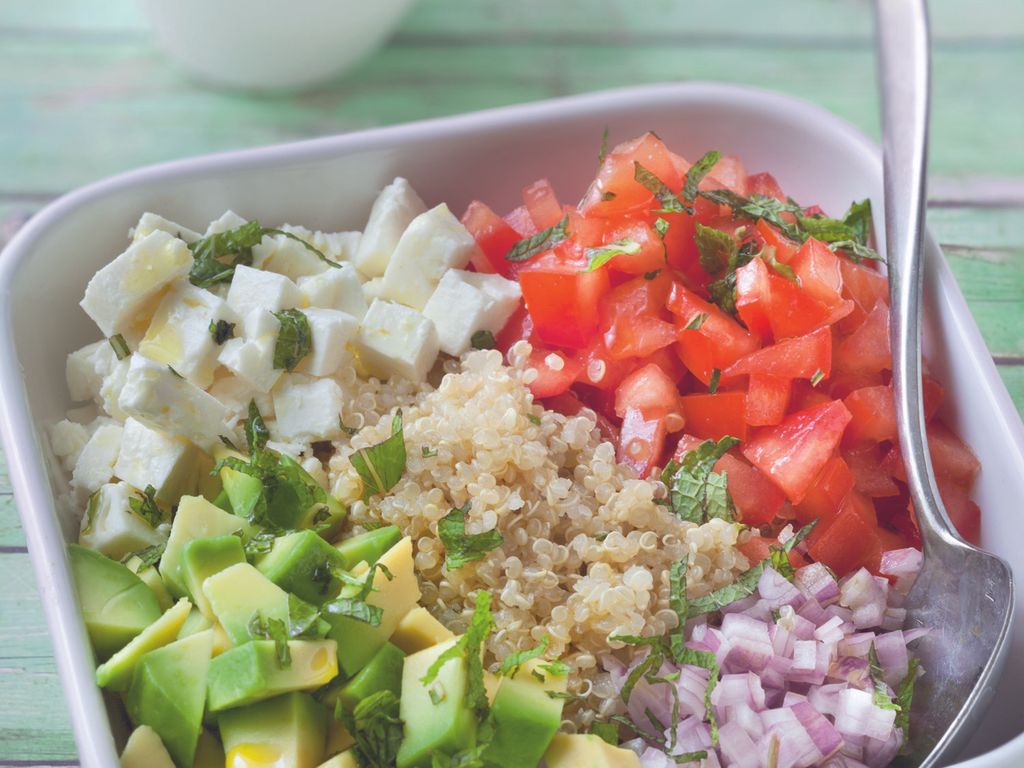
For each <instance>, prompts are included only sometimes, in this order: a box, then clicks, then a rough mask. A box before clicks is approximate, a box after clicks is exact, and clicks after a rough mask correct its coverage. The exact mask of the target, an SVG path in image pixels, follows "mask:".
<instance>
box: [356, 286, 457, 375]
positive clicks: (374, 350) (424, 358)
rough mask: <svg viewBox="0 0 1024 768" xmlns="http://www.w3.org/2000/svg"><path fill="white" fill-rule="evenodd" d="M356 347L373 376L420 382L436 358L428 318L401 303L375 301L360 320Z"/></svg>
mask: <svg viewBox="0 0 1024 768" xmlns="http://www.w3.org/2000/svg"><path fill="white" fill-rule="evenodd" d="M356 346H357V348H358V351H359V357H360V360H361V361H362V363H363V365H364V366H366V369H367V370H368V371H369V372H370V373H371V374H372V375H373V376H376V377H377V378H380V379H388V378H391V377H392V376H401V377H403V378H406V379H411V380H412V381H423V379H425V378H426V376H427V372H428V371H429V370H430V369H431V368H432V367H433V365H434V361H435V360H436V359H437V353H438V349H439V341H438V338H437V329H436V328H435V327H434V323H433V321H432V320H430V319H429V318H426V317H424V316H423V315H421V314H420V313H419V312H417V311H416V310H414V309H409V307H405V306H402V305H401V304H394V303H392V302H389V301H380V300H377V301H375V302H373V304H371V305H370V309H369V311H367V313H366V317H364V318H363V324H362V326H360V328H359V336H358V337H357V341H356Z"/></svg>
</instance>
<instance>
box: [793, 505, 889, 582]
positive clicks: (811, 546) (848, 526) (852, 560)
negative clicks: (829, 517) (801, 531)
mask: <svg viewBox="0 0 1024 768" xmlns="http://www.w3.org/2000/svg"><path fill="white" fill-rule="evenodd" d="M877 545H878V532H877V528H876V527H875V526H873V525H871V523H870V522H868V521H867V520H865V519H864V518H863V517H862V516H861V515H860V514H858V511H857V510H856V509H854V508H852V507H846V508H844V509H843V510H842V511H841V512H840V513H839V514H838V515H837V516H836V518H835V520H833V521H832V522H831V523H830V524H829V525H827V526H825V527H824V528H823V527H822V526H820V525H819V526H818V527H817V528H815V529H814V530H813V531H811V535H810V536H809V537H808V546H807V551H808V553H809V554H810V555H811V557H812V558H814V559H815V560H817V561H818V562H819V563H824V564H825V565H827V566H828V567H829V568H831V569H832V570H833V571H835V573H836V575H837V576H839V577H842V576H845V575H846V574H848V573H850V572H851V571H853V570H854V569H856V568H859V567H860V566H861V565H862V564H863V563H865V562H866V561H867V560H868V559H869V558H870V557H871V556H872V554H873V552H874V551H875V549H876V547H877Z"/></svg>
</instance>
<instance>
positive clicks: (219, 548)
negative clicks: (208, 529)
mask: <svg viewBox="0 0 1024 768" xmlns="http://www.w3.org/2000/svg"><path fill="white" fill-rule="evenodd" d="M244 562H245V551H244V550H243V549H242V540H241V539H240V538H238V537H237V536H234V535H231V534H228V535H227V536H213V537H210V538H207V539H193V540H192V541H190V542H188V543H187V544H186V545H185V546H184V548H183V549H182V552H181V566H180V567H179V573H180V574H181V576H182V577H183V578H182V581H183V583H184V586H185V588H186V589H187V590H188V593H189V595H191V596H192V599H193V600H194V601H195V604H196V607H197V608H198V609H199V610H200V611H202V613H203V615H204V616H206V618H208V619H212V618H213V612H212V611H211V610H210V601H209V600H207V599H206V595H205V594H204V593H203V582H204V581H206V579H207V578H208V577H210V576H213V574H215V573H220V572H221V571H223V570H224V569H225V568H228V567H230V566H232V565H236V564H238V563H244Z"/></svg>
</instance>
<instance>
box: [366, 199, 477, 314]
mask: <svg viewBox="0 0 1024 768" xmlns="http://www.w3.org/2000/svg"><path fill="white" fill-rule="evenodd" d="M478 251H479V248H478V247H477V244H476V240H474V239H473V236H472V235H471V234H469V231H468V230H467V229H466V228H465V227H464V226H462V223H461V222H460V221H459V220H458V219H457V218H455V216H454V215H453V214H452V212H451V211H450V210H448V206H447V205H445V204H444V203H442V204H441V205H439V206H437V207H435V208H431V209H430V210H429V211H427V212H426V213H421V214H420V215H419V216H417V217H416V218H415V219H413V220H412V222H411V223H410V224H409V226H408V227H407V228H406V230H405V232H404V233H403V234H402V238H401V239H400V240H399V241H398V245H397V246H395V252H394V253H393V254H391V260H390V261H388V267H387V270H386V271H385V272H384V282H383V284H382V285H381V297H382V298H385V299H391V300H393V301H397V302H399V303H401V304H405V305H406V306H409V307H412V308H413V309H418V310H422V309H423V307H424V306H425V305H426V303H427V300H428V299H430V295H431V294H432V293H433V292H434V289H435V288H436V287H437V284H438V283H439V282H440V281H441V278H442V277H443V276H444V273H445V272H447V271H448V270H449V269H452V268H454V269H462V268H463V267H465V266H466V265H467V264H469V260H470V259H471V258H472V257H473V256H474V255H475V254H476V253H477V252H478Z"/></svg>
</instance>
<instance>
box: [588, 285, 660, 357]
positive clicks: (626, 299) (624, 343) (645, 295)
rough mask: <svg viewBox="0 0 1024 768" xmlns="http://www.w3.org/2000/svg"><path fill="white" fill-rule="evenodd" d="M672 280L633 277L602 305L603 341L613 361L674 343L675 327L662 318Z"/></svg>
mask: <svg viewBox="0 0 1024 768" xmlns="http://www.w3.org/2000/svg"><path fill="white" fill-rule="evenodd" d="M670 286H671V279H670V278H669V277H668V276H667V275H665V276H661V275H659V276H658V277H656V278H655V279H653V280H647V279H645V278H643V277H638V278H634V279H633V280H630V281H628V282H625V283H623V284H622V285H619V286H616V287H615V288H613V289H612V290H611V292H609V293H608V295H607V296H605V297H604V298H603V300H602V301H601V304H600V317H601V328H602V329H603V330H604V343H605V346H606V347H607V349H608V354H609V356H610V357H611V358H612V359H613V360H622V359H624V358H627V357H646V356H648V355H650V354H652V353H653V352H655V351H657V350H659V349H661V348H663V347H667V346H668V345H670V344H672V343H674V342H675V341H676V339H677V338H678V336H679V334H678V331H677V329H676V327H675V326H674V325H673V324H672V323H670V322H667V321H665V320H663V319H662V318H661V315H662V314H664V309H663V308H664V304H665V296H666V294H667V291H668V289H669V288H670Z"/></svg>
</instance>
